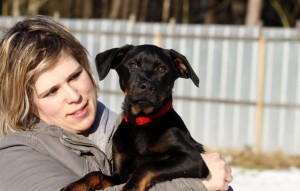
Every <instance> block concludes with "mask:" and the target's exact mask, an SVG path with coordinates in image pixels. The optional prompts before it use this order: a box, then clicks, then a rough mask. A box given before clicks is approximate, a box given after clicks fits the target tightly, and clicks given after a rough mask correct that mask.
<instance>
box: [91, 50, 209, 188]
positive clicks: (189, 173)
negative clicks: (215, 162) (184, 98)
mask: <svg viewBox="0 0 300 191" xmlns="http://www.w3.org/2000/svg"><path fill="white" fill-rule="evenodd" d="M96 66H97V71H98V75H99V78H100V80H102V79H104V78H105V77H106V76H107V74H108V73H109V71H110V69H115V70H116V71H117V73H118V75H119V82H120V87H121V89H122V91H123V92H124V93H125V99H124V103H123V110H124V115H125V116H126V119H124V120H123V121H122V122H121V124H120V125H119V127H118V129H117V130H116V132H115V134H114V136H113V157H114V173H115V177H118V179H119V180H120V181H121V182H120V183H125V182H126V184H125V186H124V187H123V190H139V191H142V190H147V189H148V188H149V187H151V186H152V185H153V184H155V183H157V182H161V181H166V180H171V179H174V178H179V177H186V178H187V177H190V178H205V177H206V176H207V175H208V173H209V170H208V168H207V166H206V164H205V163H204V161H203V159H202V157H201V155H200V153H203V152H204V149H203V146H202V145H201V144H199V143H197V142H196V141H195V140H194V139H193V138H192V137H191V135H190V133H189V131H188V129H187V128H186V126H185V124H184V122H183V121H182V119H181V118H180V116H179V115H178V114H177V113H176V112H175V110H174V109H173V108H172V107H170V108H168V109H167V110H165V111H164V112H163V114H161V115H158V116H156V115H157V113H159V112H160V111H162V110H163V108H165V107H167V106H166V105H168V104H170V102H171V101H172V88H173V86H174V82H175V80H176V79H177V78H179V77H181V78H190V79H191V80H192V81H193V82H194V84H195V85H196V86H198V85H199V79H198V77H197V75H196V74H195V73H194V71H193V69H192V68H191V66H190V64H189V63H188V61H187V60H186V58H185V57H184V56H183V55H181V54H180V53H178V52H176V51H174V50H167V49H162V48H159V47H156V46H153V45H141V46H132V45H125V46H123V47H120V48H114V49H110V50H107V51H105V52H103V53H100V54H98V55H97V57H96ZM141 117H146V118H151V121H150V122H148V123H145V124H138V122H137V121H136V119H137V118H138V119H139V118H141ZM99 174H101V172H99ZM85 182H86V184H94V182H93V183H89V181H87V180H85ZM100 182H101V181H99V183H98V184H100ZM92 189H93V188H92Z"/></svg>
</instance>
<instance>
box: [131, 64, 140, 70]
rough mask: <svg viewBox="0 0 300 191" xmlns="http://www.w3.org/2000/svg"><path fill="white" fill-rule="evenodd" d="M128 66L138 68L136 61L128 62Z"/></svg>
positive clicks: (132, 68)
mask: <svg viewBox="0 0 300 191" xmlns="http://www.w3.org/2000/svg"><path fill="white" fill-rule="evenodd" d="M129 68H130V69H131V70H136V69H137V68H138V65H137V63H134V62H133V63H130V64H129Z"/></svg>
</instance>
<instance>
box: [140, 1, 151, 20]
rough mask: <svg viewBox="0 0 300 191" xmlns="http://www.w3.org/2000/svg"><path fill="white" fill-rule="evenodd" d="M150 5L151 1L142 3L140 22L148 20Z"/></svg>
mask: <svg viewBox="0 0 300 191" xmlns="http://www.w3.org/2000/svg"><path fill="white" fill-rule="evenodd" d="M148 5H149V0H143V1H142V2H141V9H140V10H141V12H140V19H139V21H146V19H147V14H148Z"/></svg>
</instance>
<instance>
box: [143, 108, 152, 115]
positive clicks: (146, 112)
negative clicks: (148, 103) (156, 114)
mask: <svg viewBox="0 0 300 191" xmlns="http://www.w3.org/2000/svg"><path fill="white" fill-rule="evenodd" d="M153 110H154V107H147V108H143V112H144V113H145V114H150V113H151V112H152V111H153Z"/></svg>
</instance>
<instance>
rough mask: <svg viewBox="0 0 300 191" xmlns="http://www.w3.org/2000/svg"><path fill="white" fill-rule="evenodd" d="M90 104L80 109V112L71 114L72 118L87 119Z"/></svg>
mask: <svg viewBox="0 0 300 191" xmlns="http://www.w3.org/2000/svg"><path fill="white" fill-rule="evenodd" d="M87 106H88V104H85V105H84V106H83V107H82V108H80V109H79V110H76V111H75V112H73V113H71V114H69V115H70V116H73V117H75V118H78V119H81V118H84V117H86V115H87V113H88V107H87Z"/></svg>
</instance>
